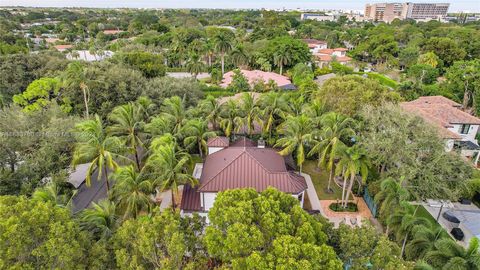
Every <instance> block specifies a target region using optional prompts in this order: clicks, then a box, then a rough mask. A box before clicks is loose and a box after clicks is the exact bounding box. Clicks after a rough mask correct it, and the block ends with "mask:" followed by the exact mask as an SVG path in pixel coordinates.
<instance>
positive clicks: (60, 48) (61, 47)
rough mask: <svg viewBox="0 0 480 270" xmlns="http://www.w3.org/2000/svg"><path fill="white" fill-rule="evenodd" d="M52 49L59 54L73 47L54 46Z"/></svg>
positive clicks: (66, 45) (68, 45)
mask: <svg viewBox="0 0 480 270" xmlns="http://www.w3.org/2000/svg"><path fill="white" fill-rule="evenodd" d="M53 48H55V49H56V50H57V51H59V52H64V51H66V50H68V49H71V48H73V45H71V44H65V45H55V46H53Z"/></svg>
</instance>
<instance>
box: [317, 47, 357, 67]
mask: <svg viewBox="0 0 480 270" xmlns="http://www.w3.org/2000/svg"><path fill="white" fill-rule="evenodd" d="M347 51H348V49H346V48H335V49H321V50H319V51H318V52H317V53H315V54H314V56H315V58H316V61H317V65H318V66H319V67H328V66H329V65H330V63H331V62H333V61H337V62H339V63H340V64H342V65H345V64H347V63H349V62H350V61H351V60H352V58H350V57H348V56H347Z"/></svg>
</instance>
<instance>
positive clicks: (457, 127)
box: [448, 124, 478, 143]
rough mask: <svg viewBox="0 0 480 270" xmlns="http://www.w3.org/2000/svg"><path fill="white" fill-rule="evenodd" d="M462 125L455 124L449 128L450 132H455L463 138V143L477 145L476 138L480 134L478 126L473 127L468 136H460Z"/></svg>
mask: <svg viewBox="0 0 480 270" xmlns="http://www.w3.org/2000/svg"><path fill="white" fill-rule="evenodd" d="M461 127H462V125H461V124H454V125H453V126H452V127H450V128H448V129H449V130H450V131H452V132H455V133H457V134H459V135H460V136H462V141H472V142H475V143H476V140H475V136H476V135H477V132H478V125H471V126H470V130H469V131H468V133H467V134H460V128H461Z"/></svg>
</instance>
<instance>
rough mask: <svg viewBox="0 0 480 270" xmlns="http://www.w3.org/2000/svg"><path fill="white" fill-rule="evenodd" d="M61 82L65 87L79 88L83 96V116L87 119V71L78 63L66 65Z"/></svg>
mask: <svg viewBox="0 0 480 270" xmlns="http://www.w3.org/2000/svg"><path fill="white" fill-rule="evenodd" d="M62 81H63V83H64V84H65V85H66V86H70V87H79V88H80V90H81V91H82V94H83V103H84V105H85V116H86V117H87V118H88V117H89V109H88V103H89V101H90V89H89V87H88V84H89V79H88V77H87V70H86V69H85V68H84V67H83V65H82V63H80V62H79V61H74V62H72V63H70V64H68V67H67V70H66V71H65V73H64V74H63V76H62Z"/></svg>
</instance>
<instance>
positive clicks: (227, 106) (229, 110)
mask: <svg viewBox="0 0 480 270" xmlns="http://www.w3.org/2000/svg"><path fill="white" fill-rule="evenodd" d="M237 116H238V106H237V103H236V102H235V101H234V100H232V99H230V100H229V101H227V102H226V103H224V104H222V108H221V114H220V117H221V119H222V120H221V121H220V126H221V127H222V129H223V132H224V133H225V136H227V137H230V135H232V132H234V131H235V118H236V117H237Z"/></svg>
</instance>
